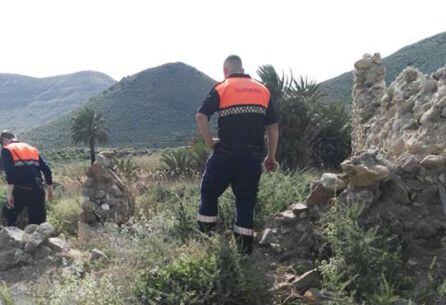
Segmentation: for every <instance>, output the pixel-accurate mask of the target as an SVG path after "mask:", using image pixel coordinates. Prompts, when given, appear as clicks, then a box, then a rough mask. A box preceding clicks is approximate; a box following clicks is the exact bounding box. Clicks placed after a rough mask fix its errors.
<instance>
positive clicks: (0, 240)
mask: <svg viewBox="0 0 446 305" xmlns="http://www.w3.org/2000/svg"><path fill="white" fill-rule="evenodd" d="M24 237H25V232H23V231H22V230H20V229H19V228H16V227H5V228H1V229H0V252H1V251H5V250H9V249H11V248H21V247H23V245H24V244H25V242H24Z"/></svg>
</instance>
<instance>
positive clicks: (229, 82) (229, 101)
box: [215, 77, 270, 113]
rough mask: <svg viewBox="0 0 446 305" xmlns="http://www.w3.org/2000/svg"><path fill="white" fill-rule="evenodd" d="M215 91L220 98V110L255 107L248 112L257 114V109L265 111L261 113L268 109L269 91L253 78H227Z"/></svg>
mask: <svg viewBox="0 0 446 305" xmlns="http://www.w3.org/2000/svg"><path fill="white" fill-rule="evenodd" d="M215 90H216V91H217V92H218V95H219V96H220V110H224V109H228V108H231V107H237V106H254V107H252V108H251V109H247V110H246V111H248V110H250V112H252V111H254V112H255V109H256V107H260V108H261V109H263V111H262V112H260V113H264V112H265V111H266V109H267V108H268V104H269V100H270V93H269V91H268V89H267V88H266V87H265V86H264V85H262V84H260V83H259V82H257V81H255V80H253V79H251V78H247V77H243V78H239V77H234V78H227V79H225V80H224V81H223V82H221V83H220V84H218V85H217V86H216V87H215ZM240 110H241V112H242V113H243V112H244V111H243V110H242V109H240ZM259 111H260V110H259ZM245 113H246V112H245Z"/></svg>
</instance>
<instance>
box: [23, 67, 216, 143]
mask: <svg viewBox="0 0 446 305" xmlns="http://www.w3.org/2000/svg"><path fill="white" fill-rule="evenodd" d="M214 83H215V81H214V80H212V79H211V78H209V77H208V76H206V75H205V74H203V73H202V72H200V71H198V70H197V69H195V68H193V67H190V66H188V65H186V64H183V63H170V64H165V65H162V66H159V67H156V68H152V69H147V70H144V71H142V72H140V73H137V74H135V75H133V76H129V77H126V78H124V79H122V80H121V81H120V82H118V83H116V84H115V85H114V86H112V87H110V88H109V89H107V90H106V91H104V92H102V93H100V94H98V95H96V96H95V97H93V98H91V99H90V101H89V102H88V103H87V104H88V105H91V106H93V107H94V108H96V109H97V110H98V111H100V112H101V113H102V114H103V115H104V118H105V119H106V121H107V126H108V128H109V130H110V145H112V146H148V145H149V146H168V145H175V144H176V143H181V142H183V141H184V139H185V138H186V137H189V136H191V135H193V134H194V133H196V127H195V120H194V114H195V112H196V109H197V108H198V107H199V105H200V104H201V102H202V100H203V99H204V98H205V96H206V94H207V93H208V92H209V90H210V89H211V87H212V86H213V84H214ZM70 118H71V116H70V115H67V116H64V117H61V118H58V119H56V120H55V121H52V122H50V123H48V124H46V125H44V126H42V127H39V128H37V129H35V130H33V131H31V132H29V133H26V134H24V138H25V139H27V140H29V141H30V142H32V143H34V144H36V145H41V146H48V145H56V146H67V145H69V144H70V135H69V127H70V124H71V119H70Z"/></svg>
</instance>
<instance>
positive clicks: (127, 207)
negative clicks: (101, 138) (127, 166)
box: [81, 152, 135, 226]
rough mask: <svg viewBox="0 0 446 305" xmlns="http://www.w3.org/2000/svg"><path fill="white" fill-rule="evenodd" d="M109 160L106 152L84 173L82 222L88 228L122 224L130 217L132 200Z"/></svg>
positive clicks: (133, 202)
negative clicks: (101, 224) (85, 176)
mask: <svg viewBox="0 0 446 305" xmlns="http://www.w3.org/2000/svg"><path fill="white" fill-rule="evenodd" d="M112 156H113V155H112V153H110V154H108V153H107V152H104V153H102V154H99V155H98V156H97V160H96V162H95V163H94V164H93V165H92V166H91V167H90V168H89V170H88V172H87V176H88V179H87V180H86V181H85V184H84V190H83V194H84V197H85V200H84V203H83V204H82V213H81V221H82V222H84V223H86V224H89V225H91V226H94V225H96V224H99V223H105V222H112V223H116V224H123V223H125V222H127V221H128V220H129V218H130V217H131V216H132V214H133V210H134V205H135V200H134V198H133V196H132V195H131V193H130V191H129V189H128V187H127V186H126V185H125V183H124V182H123V180H122V179H121V178H120V177H119V176H118V175H117V174H116V172H115V171H114V170H113V162H112V159H111V157H112Z"/></svg>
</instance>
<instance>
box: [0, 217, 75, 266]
mask: <svg viewBox="0 0 446 305" xmlns="http://www.w3.org/2000/svg"><path fill="white" fill-rule="evenodd" d="M53 235H54V229H53V227H52V226H51V225H50V224H48V223H43V224H41V225H28V226H27V227H25V230H21V229H19V228H16V227H2V228H0V272H1V271H6V270H10V269H12V268H16V267H20V266H22V265H29V264H34V263H36V262H38V261H41V260H44V259H48V258H49V257H51V256H54V254H56V253H61V252H64V251H67V250H69V247H68V245H67V243H66V242H65V241H64V240H63V238H59V237H53Z"/></svg>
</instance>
